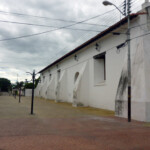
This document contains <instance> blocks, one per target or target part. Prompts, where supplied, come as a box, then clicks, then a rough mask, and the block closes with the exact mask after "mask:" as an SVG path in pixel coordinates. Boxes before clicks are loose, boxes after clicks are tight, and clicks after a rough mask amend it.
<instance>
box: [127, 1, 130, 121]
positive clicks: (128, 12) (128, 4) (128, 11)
mask: <svg viewBox="0 0 150 150" xmlns="http://www.w3.org/2000/svg"><path fill="white" fill-rule="evenodd" d="M130 13H131V0H128V2H127V14H128V16H127V17H128V31H127V42H128V122H131V43H130Z"/></svg>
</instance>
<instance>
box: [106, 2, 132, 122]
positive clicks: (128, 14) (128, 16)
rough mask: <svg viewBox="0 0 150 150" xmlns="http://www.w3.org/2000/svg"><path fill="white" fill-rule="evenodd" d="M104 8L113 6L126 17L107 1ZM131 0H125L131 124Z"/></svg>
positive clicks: (129, 115) (129, 119) (129, 118)
mask: <svg viewBox="0 0 150 150" xmlns="http://www.w3.org/2000/svg"><path fill="white" fill-rule="evenodd" d="M103 4H104V5H105V6H108V5H113V6H115V8H117V9H118V10H119V12H120V13H121V14H122V15H124V16H125V17H126V15H125V14H124V13H123V12H122V11H121V10H120V9H119V8H118V7H117V6H116V5H115V4H113V3H111V2H109V1H104V2H103ZM125 5H126V4H125ZM130 5H131V0H127V20H128V30H127V43H128V122H131V56H130V53H131V48H130V9H131V6H130Z"/></svg>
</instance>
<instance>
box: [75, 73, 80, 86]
mask: <svg viewBox="0 0 150 150" xmlns="http://www.w3.org/2000/svg"><path fill="white" fill-rule="evenodd" d="M78 77H79V72H76V74H75V76H74V83H75V82H76V81H77V78H78Z"/></svg>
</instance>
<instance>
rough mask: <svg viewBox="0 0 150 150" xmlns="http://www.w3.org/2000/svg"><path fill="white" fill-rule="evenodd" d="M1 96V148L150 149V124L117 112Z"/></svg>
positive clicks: (9, 149) (35, 149) (64, 149)
mask: <svg viewBox="0 0 150 150" xmlns="http://www.w3.org/2000/svg"><path fill="white" fill-rule="evenodd" d="M30 102H31V98H22V100H21V103H18V98H17V99H14V98H13V97H11V96H10V97H9V96H0V150H150V124H148V123H144V122H137V121H132V122H131V123H128V122H127V120H126V119H121V118H117V117H114V112H112V111H106V110H100V109H93V108H74V107H72V106H71V104H67V103H55V102H54V101H50V100H44V99H39V98H35V103H34V115H30Z"/></svg>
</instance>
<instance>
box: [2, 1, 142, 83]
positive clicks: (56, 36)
mask: <svg viewBox="0 0 150 150" xmlns="http://www.w3.org/2000/svg"><path fill="white" fill-rule="evenodd" d="M102 2H103V0H21V1H20V0H1V1H0V78H7V79H9V80H11V82H12V83H15V82H16V81H17V80H18V81H25V79H28V81H30V80H31V75H27V74H26V72H32V71H33V70H34V69H35V71H36V72H39V71H40V70H41V69H43V68H45V67H46V66H47V65H49V64H51V63H52V62H53V61H55V60H57V59H58V58H59V57H61V56H63V55H64V54H66V53H68V52H69V51H71V50H73V49H74V48H75V47H77V46H79V45H80V44H82V43H83V42H85V41H87V40H88V39H90V38H91V37H93V36H95V35H96V34H98V33H100V32H101V31H103V30H104V29H106V28H108V27H109V26H110V25H112V24H114V23H115V22H117V21H119V20H120V19H121V18H122V17H123V16H121V14H120V13H119V12H118V10H116V9H115V8H114V7H113V6H107V7H106V6H104V5H103V4H102ZM110 2H113V3H114V4H116V5H117V6H118V7H119V8H120V9H121V10H123V7H122V4H123V2H124V0H110ZM143 2H144V0H132V12H136V11H138V10H140V9H141V4H142V3H143ZM82 21H83V22H82ZM81 22H82V23H81Z"/></svg>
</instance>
